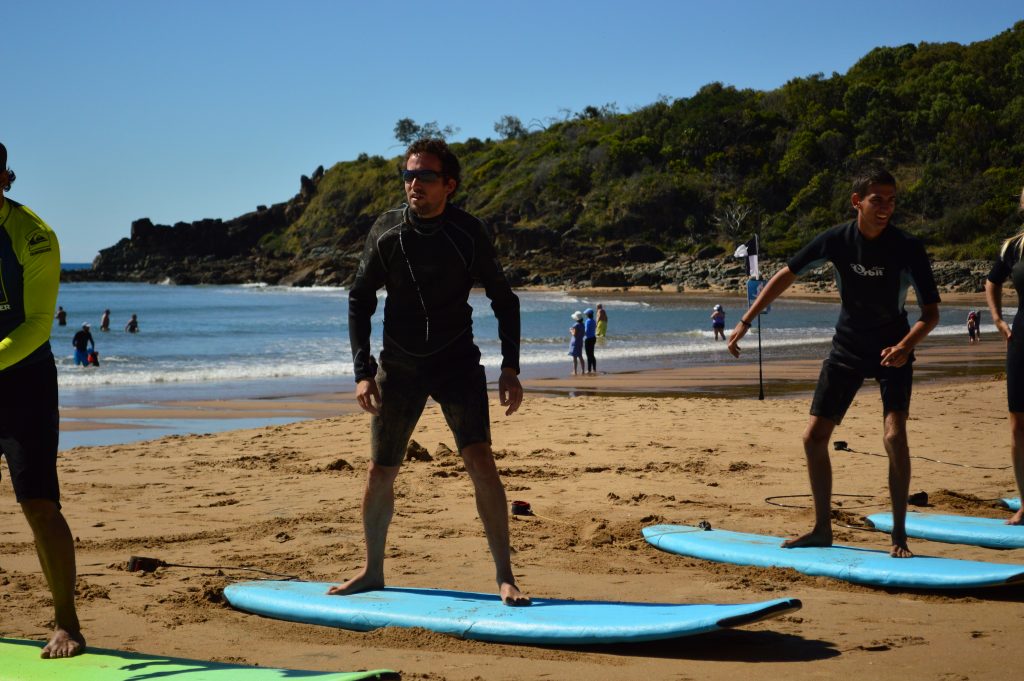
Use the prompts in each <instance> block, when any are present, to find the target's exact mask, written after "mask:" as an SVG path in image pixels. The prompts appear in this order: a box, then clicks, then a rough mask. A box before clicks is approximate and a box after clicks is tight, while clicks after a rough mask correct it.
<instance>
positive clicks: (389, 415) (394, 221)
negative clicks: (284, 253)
mask: <svg viewBox="0 0 1024 681" xmlns="http://www.w3.org/2000/svg"><path fill="white" fill-rule="evenodd" d="M460 171H461V169H460V165H459V161H458V159H457V158H456V157H455V154H453V153H452V152H451V150H450V149H449V148H448V145H447V144H446V143H445V142H444V140H438V139H424V140H419V141H417V142H415V143H413V144H412V145H411V146H410V147H409V148H408V150H406V153H405V170H403V171H402V179H403V182H404V184H405V194H406V197H407V198H408V201H409V203H408V205H407V206H403V207H402V208H399V209H396V210H393V211H389V212H387V213H384V214H383V215H381V216H380V217H379V218H378V219H377V222H376V223H375V224H374V225H373V228H372V229H371V230H370V233H369V235H368V236H367V238H366V246H365V248H364V250H363V256H362V259H361V261H360V263H359V270H358V272H357V274H356V279H355V282H354V283H353V284H352V288H351V290H350V292H349V313H348V315H349V319H348V323H349V339H350V341H351V344H352V362H353V365H354V368H355V379H356V399H357V401H358V402H359V406H360V407H362V408H363V409H365V410H366V411H368V412H369V413H370V414H373V418H372V420H371V422H370V430H371V440H372V457H371V461H370V468H369V475H368V478H367V483H366V490H365V493H364V497H363V530H364V533H365V535H366V567H365V568H363V570H362V571H361V572H359V574H357V575H356V576H355V577H353V578H352V579H350V580H348V581H347V582H345V583H343V584H340V585H338V586H334V587H332V588H331V589H330V590H329V591H328V593H331V594H348V593H356V592H359V591H367V590H370V589H378V588H381V587H383V586H384V550H385V545H386V541H387V531H388V526H389V525H390V523H391V517H392V514H393V512H394V483H395V479H396V478H397V477H398V471H399V468H400V466H401V464H402V459H403V458H404V456H405V450H406V447H407V445H408V443H409V438H410V436H411V435H412V432H413V429H414V428H415V427H416V422H417V421H418V420H419V417H420V415H421V414H422V413H423V408H424V406H425V404H426V400H427V397H428V396H430V397H433V398H434V400H435V401H437V403H438V404H440V405H441V409H442V411H443V412H444V416H445V420H446V421H447V422H448V426H449V427H450V428H451V430H452V433H453V434H454V436H455V442H456V445H457V447H458V449H459V452H460V453H461V454H462V459H463V461H464V462H465V464H466V471H467V473H469V476H470V478H472V480H473V486H474V489H475V492H476V505H477V511H478V513H479V514H480V519H481V521H482V522H483V525H484V532H485V534H486V535H487V543H488V545H489V547H490V550H491V556H492V558H493V559H494V565H495V568H496V571H497V582H498V591H499V593H500V595H501V599H502V601H503V602H504V603H505V604H507V605H528V604H529V603H530V600H529V598H527V597H526V596H525V595H523V594H522V593H521V592H520V590H519V588H518V587H517V586H516V582H515V577H514V576H513V574H512V562H511V557H510V553H511V552H510V548H509V529H508V509H507V502H506V498H505V488H504V487H503V485H502V483H501V478H500V477H499V476H498V471H497V468H496V466H495V464H494V456H493V454H492V452H491V432H490V419H489V414H488V404H487V378H486V376H485V374H484V368H483V367H482V366H481V365H480V350H479V349H478V348H477V347H476V344H475V343H474V342H473V322H472V311H473V310H472V308H471V307H470V305H469V302H468V300H469V292H470V289H471V288H472V286H473V284H474V282H479V283H480V284H481V285H483V287H484V290H485V291H486V293H487V297H488V298H490V300H491V308H492V309H493V310H494V314H495V316H496V317H497V318H498V335H499V337H500V340H501V354H502V363H501V375H500V377H499V379H498V394H499V398H500V401H501V404H502V405H503V406H507V409H506V411H505V414H506V415H511V414H512V413H513V412H515V411H516V410H517V409H518V408H519V405H520V404H521V403H522V400H523V389H522V386H521V385H520V384H519V378H518V374H519V298H518V297H516V295H515V294H514V293H513V292H512V289H511V287H510V286H509V284H508V281H507V280H506V279H505V275H504V273H503V272H502V270H501V266H500V264H499V263H498V261H497V259H496V257H495V253H494V247H493V245H492V244H491V241H490V238H489V237H488V235H487V233H486V231H485V229H484V226H483V224H482V223H481V222H480V221H479V220H478V219H476V218H475V217H473V216H472V215H470V214H469V213H466V212H465V211H462V210H460V209H459V208H456V207H455V206H452V205H450V204H449V203H448V201H449V199H450V198H451V195H452V194H453V193H454V192H455V190H456V188H457V187H458V185H459V180H460ZM382 286H383V287H385V288H386V290H387V294H388V295H387V300H386V302H385V304H384V344H383V348H382V349H381V352H380V367H379V369H378V367H377V365H376V362H375V361H374V359H373V357H372V356H371V354H370V318H371V317H372V316H373V313H374V311H375V310H376V308H377V290H378V289H380V288H381V287H382Z"/></svg>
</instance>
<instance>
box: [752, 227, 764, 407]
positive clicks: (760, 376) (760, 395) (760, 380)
mask: <svg viewBox="0 0 1024 681" xmlns="http://www.w3.org/2000/svg"><path fill="white" fill-rule="evenodd" d="M759 241H760V240H759V239H758V235H757V232H754V250H755V251H756V252H757V255H758V260H760V259H761V244H760V243H758V242H759ZM757 274H758V276H760V274H761V266H760V264H758V267H757ZM757 390H758V392H757V399H759V400H763V399H764V369H763V368H762V363H761V315H760V314H758V315H757Z"/></svg>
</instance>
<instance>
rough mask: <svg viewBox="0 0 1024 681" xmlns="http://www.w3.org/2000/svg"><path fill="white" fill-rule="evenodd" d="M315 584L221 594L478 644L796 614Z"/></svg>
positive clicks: (278, 612)
mask: <svg viewBox="0 0 1024 681" xmlns="http://www.w3.org/2000/svg"><path fill="white" fill-rule="evenodd" d="M330 586H331V585H330V584H326V583H318V582H275V581H266V582H243V583H240V584H231V585H230V586H228V587H227V588H226V589H224V596H225V597H226V598H227V600H228V602H229V603H231V605H233V606H234V607H236V608H238V609H239V610H244V611H246V612H251V613H255V614H257V615H263V616H265V617H273V618H276V619H283V620H289V621H292V622H305V623H308V624H321V625H325V626H329V627H339V628H342V629H354V630H356V631H369V630H371V629H377V628H379V627H422V628H424V629H429V630H431V631H437V632H440V633H443V634H451V635H453V636H458V637H460V638H467V639H474V640H478V641H496V642H502V643H532V644H550V645H586V644H600V643H625V642H630V641H636V642H639V641H653V640H658V639H666V638H677V637H680V636H687V635H690V634H700V633H703V632H708V631H715V630H717V629H723V628H728V627H737V626H741V625H744V624H750V623H752V622H757V621H759V620H763V619H767V618H770V617H776V616H778V615H782V614H785V613H788V612H792V611H794V610H798V609H799V608H800V601H799V600H797V599H795V598H779V599H775V600H770V601H762V602H759V603H747V604H741V605H680V604H670V603H614V602H606V601H564V600H555V599H549V598H534V599H533V605H530V606H526V607H510V606H507V605H504V604H503V603H502V602H501V599H500V598H499V597H498V596H497V595H492V594H480V593H467V592H462V591H444V590H441V589H409V588H397V587H386V588H384V589H377V590H375V591H367V592H364V593H359V594H352V595H350V596H328V595H327V594H326V591H327V589H328V588H329V587H330Z"/></svg>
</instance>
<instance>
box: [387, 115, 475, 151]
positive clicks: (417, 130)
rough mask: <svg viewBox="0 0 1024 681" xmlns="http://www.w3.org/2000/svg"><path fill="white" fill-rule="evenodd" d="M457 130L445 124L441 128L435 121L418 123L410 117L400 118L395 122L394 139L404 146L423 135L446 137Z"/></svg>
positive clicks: (421, 137)
mask: <svg viewBox="0 0 1024 681" xmlns="http://www.w3.org/2000/svg"><path fill="white" fill-rule="evenodd" d="M458 131H459V129H458V128H456V127H452V126H450V125H446V126H444V127H443V128H442V127H441V126H440V125H438V124H437V121H430V122H428V123H424V124H423V125H419V124H417V123H416V121H414V120H413V119H411V118H400V119H398V122H397V123H395V139H396V140H398V141H399V142H400V143H401V144H404V145H406V146H408V145H410V144H412V143H413V142H415V141H416V140H418V139H423V138H424V137H440V138H442V139H448V138H449V137H451V136H452V135H454V134H456V133H457V132H458Z"/></svg>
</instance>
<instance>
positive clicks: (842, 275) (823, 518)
mask: <svg viewBox="0 0 1024 681" xmlns="http://www.w3.org/2000/svg"><path fill="white" fill-rule="evenodd" d="M850 203H851V205H852V207H853V209H854V211H856V214H857V217H856V218H855V219H853V220H851V221H849V222H845V223H841V224H839V225H836V226H835V227H832V228H831V229H829V230H826V231H824V232H822V233H821V234H819V235H818V236H817V237H816V238H814V239H813V240H811V242H810V243H808V244H807V245H806V246H804V248H802V249H801V250H800V251H799V252H798V253H797V254H796V255H794V256H793V257H792V258H790V260H789V262H788V263H787V265H786V266H785V267H783V268H782V269H781V270H779V271H778V272H777V273H776V274H775V276H774V277H772V278H771V280H770V281H769V282H768V284H767V285H766V286H765V287H764V289H763V290H762V291H761V293H760V295H758V297H757V299H756V300H754V302H753V304H752V305H751V306H750V309H748V310H747V311H746V312H745V313H744V314H743V315H742V316H741V317H740V321H739V323H738V324H737V325H736V328H735V329H733V332H732V335H731V336H730V337H729V343H728V345H729V352H730V353H732V354H733V355H734V356H736V357H739V354H740V348H739V342H740V340H741V339H742V338H743V336H744V335H746V333H747V331H748V330H749V329H750V326H751V324H753V322H754V320H755V319H757V315H759V314H760V313H761V311H762V310H764V309H765V308H766V307H767V306H768V305H769V304H771V302H772V301H773V300H775V299H776V298H777V297H778V296H779V295H780V294H781V293H782V292H783V291H785V290H786V289H787V288H789V286H790V285H791V284H792V283H793V282H794V281H796V278H797V277H798V276H799V275H800V274H803V273H804V272H807V271H808V270H810V269H813V268H814V267H817V266H819V265H821V264H824V263H825V262H829V261H831V262H832V265H833V266H834V268H835V275H836V283H837V285H838V287H839V296H840V300H841V303H842V304H841V308H840V313H839V320H838V321H837V322H836V333H835V336H833V338H832V351H831V352H830V353H829V356H828V358H827V359H826V360H825V361H824V363H823V364H822V367H821V374H820V376H819V377H818V386H817V388H816V390H815V392H814V399H813V400H812V402H811V417H810V421H809V423H808V424H807V430H806V431H805V432H804V436H803V444H804V453H805V455H806V457H807V472H808V474H809V476H810V482H811V493H812V496H813V497H814V527H813V529H811V531H810V532H808V533H807V534H804V535H802V536H800V537H797V538H795V539H790V540H788V541H786V542H784V543H783V544H782V546H783V547H785V548H798V547H803V546H831V545H832V518H831V514H830V511H831V505H832V462H831V460H830V459H829V453H828V444H829V440H830V439H831V437H832V432H833V431H834V430H835V427H836V426H837V425H839V423H841V422H842V420H843V416H844V415H845V414H846V410H847V409H849V407H850V404H851V403H852V402H853V398H854V397H855V396H856V394H857V391H858V390H859V389H860V386H861V385H862V384H863V382H864V379H865V378H874V379H875V380H876V381H877V382H878V385H879V389H880V392H881V394H882V413H883V421H884V432H883V439H882V440H883V443H884V445H885V451H886V453H887V454H888V455H889V497H890V501H891V503H892V515H893V531H892V549H891V550H890V555H892V556H893V557H894V558H909V557H911V556H912V555H914V554H913V553H912V552H911V551H910V548H909V547H908V546H907V533H906V515H907V496H908V495H909V491H910V447H909V445H908V444H907V418H908V416H909V414H910V395H911V386H912V383H913V375H914V374H913V361H914V348H915V347H916V346H917V344H918V343H920V342H921V341H922V340H923V339H924V338H925V336H927V335H928V333H929V332H930V331H931V330H932V329H933V328H935V325H936V324H938V323H939V292H938V288H937V287H936V286H935V278H934V276H933V275H932V269H931V264H930V263H929V262H928V256H927V254H926V253H925V251H924V246H923V245H922V244H921V242H920V241H919V240H918V239H915V238H913V237H911V236H909V235H908V234H906V233H904V232H903V231H901V230H899V229H898V228H896V227H892V226H890V225H889V220H890V218H891V217H892V214H893V211H894V210H895V209H896V180H895V179H894V178H893V176H892V175H891V174H889V172H888V171H885V170H882V169H878V170H875V171H873V172H870V173H867V174H865V175H863V176H861V177H859V178H857V180H856V181H855V182H854V184H853V193H852V195H851V196H850ZM910 286H913V287H914V289H915V291H916V293H917V302H918V305H920V307H921V317H920V318H919V319H918V320H917V321H916V322H915V323H914V324H913V325H912V326H911V325H910V323H909V320H908V318H907V311H906V309H905V307H904V303H905V299H906V293H907V289H908V287H910Z"/></svg>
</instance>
